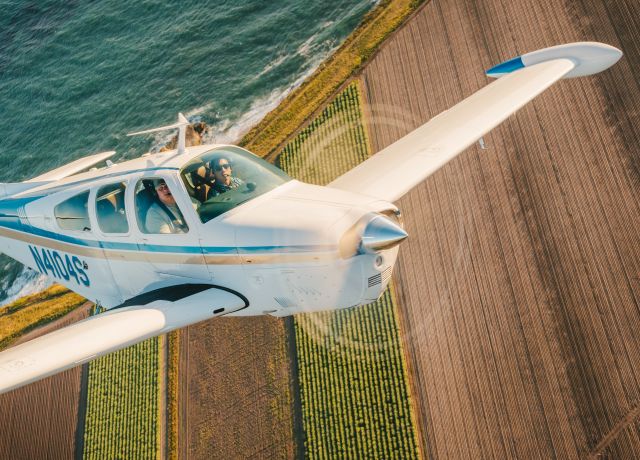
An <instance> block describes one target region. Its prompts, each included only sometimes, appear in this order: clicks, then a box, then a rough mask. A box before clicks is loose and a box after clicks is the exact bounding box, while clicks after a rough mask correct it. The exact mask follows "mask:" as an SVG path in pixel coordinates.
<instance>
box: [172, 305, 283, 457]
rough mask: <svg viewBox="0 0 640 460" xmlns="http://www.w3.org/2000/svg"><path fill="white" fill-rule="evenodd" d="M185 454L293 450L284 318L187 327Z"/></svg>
mask: <svg viewBox="0 0 640 460" xmlns="http://www.w3.org/2000/svg"><path fill="white" fill-rule="evenodd" d="M180 333H181V334H182V335H181V337H180V347H181V356H180V366H181V367H180V369H179V379H180V390H179V394H180V396H179V403H178V407H179V424H180V428H179V433H178V447H179V452H178V458H185V459H186V458H194V459H195V458H220V459H229V458H292V457H294V456H295V455H296V443H295V440H294V434H293V414H292V410H291V408H292V399H291V398H292V392H291V382H290V375H291V368H290V366H291V363H290V360H289V355H288V351H289V349H288V346H289V344H288V343H287V340H288V334H287V330H286V327H285V321H284V320H282V319H276V318H271V317H251V318H219V319H213V320H211V321H207V322H204V323H200V324H197V325H194V326H189V327H188V328H186V329H182V330H181V332H180Z"/></svg>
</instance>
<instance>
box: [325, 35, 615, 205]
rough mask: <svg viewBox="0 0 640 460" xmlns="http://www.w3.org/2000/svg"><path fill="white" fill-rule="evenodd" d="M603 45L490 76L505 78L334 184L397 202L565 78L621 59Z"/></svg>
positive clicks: (525, 59)
mask: <svg viewBox="0 0 640 460" xmlns="http://www.w3.org/2000/svg"><path fill="white" fill-rule="evenodd" d="M621 56H622V53H621V52H620V50H618V49H616V48H614V47H612V46H609V45H604V44H601V43H574V44H568V45H560V46H556V47H552V48H546V49H543V50H538V51H534V52H532V53H528V54H525V55H523V56H519V57H517V58H515V59H511V60H509V61H506V62H504V63H502V64H499V65H498V66H495V67H494V68H492V69H490V70H489V71H487V75H489V76H492V77H500V78H499V79H498V80H497V81H495V82H493V83H491V84H490V85H488V86H486V87H484V88H482V89H481V90H480V91H478V92H476V93H475V94H473V95H472V96H470V97H468V98H467V99H465V100H463V101H462V102H460V103H458V104H457V105H455V106H453V107H452V108H451V109H449V110H447V111H445V112H442V113H441V114H440V115H438V116H436V117H435V118H432V119H431V120H430V121H429V122H427V123H426V124H424V125H422V126H421V127H419V128H417V129H416V130H414V131H412V132H411V133H409V134H408V135H406V136H405V137H403V138H401V139H400V140H398V141H397V142H395V143H393V144H391V145H390V146H388V147H386V148H385V149H383V150H381V151H380V152H379V153H377V154H375V155H373V156H372V157H371V158H369V159H368V160H366V161H364V162H363V163H361V164H360V165H358V166H356V167H355V168H353V169H352V170H350V171H349V172H347V173H346V174H344V175H342V176H340V177H339V178H337V179H336V180H334V181H333V182H331V183H330V184H329V186H330V187H335V188H338V189H342V190H347V191H351V192H358V193H362V194H365V195H370V196H372V197H376V198H378V199H381V200H385V201H396V200H398V199H399V198H400V197H402V196H403V195H404V194H405V193H407V192H408V191H409V190H411V189H412V188H413V187H414V186H415V185H417V184H419V183H420V182H422V181H423V180H424V179H425V178H427V177H428V176H429V175H431V174H433V173H434V172H435V171H437V170H438V169H439V168H440V167H442V166H443V165H444V164H445V163H447V162H448V161H449V160H451V159H452V158H454V157H455V156H456V155H458V154H459V153H461V152H462V151H464V149H466V148H467V147H469V146H470V145H472V144H473V143H474V142H476V141H477V140H478V139H479V138H481V137H482V136H483V135H484V134H486V133H487V132H488V131H490V130H491V129H493V128H495V127H496V126H497V125H498V124H500V123H501V122H502V121H504V120H505V119H506V118H507V117H509V115H511V114H513V113H515V112H516V111H517V110H518V109H519V108H520V107H522V106H523V105H525V104H526V103H527V102H529V101H530V100H531V99H533V98H534V97H536V96H537V95H538V94H540V93H541V92H542V91H544V90H545V89H547V88H548V87H549V86H551V85H552V84H553V83H555V82H556V81H558V80H559V79H561V78H563V77H574V76H582V75H591V74H593V73H596V72H599V71H601V70H604V69H606V68H608V67H610V66H611V65H613V64H614V63H615V62H617V61H618V59H620V57H621Z"/></svg>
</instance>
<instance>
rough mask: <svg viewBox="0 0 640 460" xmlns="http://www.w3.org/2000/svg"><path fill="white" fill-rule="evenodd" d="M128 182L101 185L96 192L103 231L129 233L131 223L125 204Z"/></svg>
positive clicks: (99, 223) (97, 207)
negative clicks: (128, 219) (128, 220)
mask: <svg viewBox="0 0 640 460" xmlns="http://www.w3.org/2000/svg"><path fill="white" fill-rule="evenodd" d="M126 189H127V184H125V183H124V182H119V183H117V184H110V185H105V186H104V187H101V188H100V189H99V190H98V193H97V194H96V216H97V217H98V226H99V227H100V230H101V231H102V232H103V233H128V232H129V223H128V222H127V213H126V209H125V204H124V192H125V191H126Z"/></svg>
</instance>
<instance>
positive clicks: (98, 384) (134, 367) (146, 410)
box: [83, 337, 160, 459]
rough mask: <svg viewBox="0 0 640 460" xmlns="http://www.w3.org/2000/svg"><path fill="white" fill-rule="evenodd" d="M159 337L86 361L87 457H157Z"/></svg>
mask: <svg viewBox="0 0 640 460" xmlns="http://www.w3.org/2000/svg"><path fill="white" fill-rule="evenodd" d="M158 346H159V338H158V337H154V338H152V339H148V340H146V341H144V342H141V343H139V344H137V345H134V346H131V347H129V348H125V349H124V350H120V351H118V352H115V353H112V354H110V355H107V356H104V357H102V358H100V359H97V360H95V361H92V362H91V363H90V364H89V383H88V395H87V417H86V423H85V432H84V453H83V457H84V458H85V459H105V458H120V459H123V458H145V459H149V458H157V457H158V455H159V452H158V447H159V438H158V437H159V435H160V433H159V426H158V411H159V408H158V401H159V395H158V385H159V380H158V379H159V378H160V376H159V354H158V351H159V350H158Z"/></svg>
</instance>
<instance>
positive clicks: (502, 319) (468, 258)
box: [361, 0, 640, 458]
mask: <svg viewBox="0 0 640 460" xmlns="http://www.w3.org/2000/svg"><path fill="white" fill-rule="evenodd" d="M587 40H594V41H602V42H605V43H609V44H611V45H614V46H617V47H619V48H621V49H622V50H623V51H624V52H625V57H624V58H623V59H622V60H621V61H620V62H619V63H618V64H616V65H615V66H614V67H613V68H612V69H610V70H608V71H606V72H605V73H603V74H600V75H598V76H594V77H587V78H581V79H575V80H565V81H561V82H559V83H558V84H556V85H554V86H553V87H552V88H551V89H550V90H548V91H547V92H546V93H544V94H543V95H542V96H540V97H539V98H537V99H536V100H535V101H534V102H533V103H531V104H529V105H527V106H526V107H525V108H523V109H522V110H521V111H519V112H518V113H517V114H516V115H514V116H512V117H510V118H509V119H508V120H507V121H506V122H505V123H504V124H502V125H501V126H499V127H498V128H496V129H495V130H494V131H493V132H492V133H490V134H489V135H487V136H486V137H485V139H484V140H485V142H486V145H487V149H486V150H482V149H480V148H479V147H478V146H475V147H473V148H470V149H469V150H468V151H467V152H465V153H464V154H462V155H460V156H459V157H458V158H456V159H455V160H454V161H452V162H451V163H449V164H448V165H446V166H445V167H444V168H443V169H441V170H440V171H438V172H437V173H436V174H434V175H433V176H432V177H430V178H429V179H428V180H426V181H425V182H424V183H422V184H421V185H420V186H418V187H417V188H416V189H414V190H413V191H412V192H411V193H410V194H408V195H407V196H405V197H404V198H403V199H402V200H401V201H400V203H399V206H400V208H401V209H402V211H403V214H404V218H405V226H406V228H407V230H408V233H409V235H410V236H409V239H408V240H407V241H406V242H405V243H403V246H402V247H401V254H400V258H399V263H398V270H397V272H396V286H397V290H398V294H399V299H400V303H401V312H402V323H403V331H404V338H403V340H404V341H405V345H406V346H405V349H406V350H408V354H409V365H410V368H411V369H410V372H411V375H412V393H413V395H414V402H415V404H416V414H417V415H418V419H419V425H420V431H421V433H422V440H421V443H422V450H423V452H424V454H425V456H426V457H429V458H589V457H595V456H600V455H602V456H604V457H607V458H640V333H639V331H640V302H639V300H640V148H639V147H638V146H639V145H640V88H639V80H640V2H637V1H636V0H616V1H615V2H607V1H604V0H566V1H562V2H558V1H551V0H540V1H536V2H529V1H525V0H513V1H505V0H466V1H435V0H434V1H431V2H430V3H429V4H427V5H426V6H425V7H424V8H423V9H422V10H421V11H420V12H419V14H417V15H416V16H415V17H413V18H412V20H411V21H410V22H409V23H407V24H406V25H405V26H404V27H403V28H402V30H400V31H398V33H396V34H394V35H393V37H391V38H390V39H389V40H388V41H387V42H386V43H385V44H384V45H383V47H382V48H381V50H380V51H379V52H378V54H377V55H376V56H375V57H374V59H373V60H372V61H371V62H370V63H369V64H368V66H367V67H366V68H365V69H364V71H363V74H362V76H361V78H362V82H363V88H364V90H365V96H366V99H367V101H368V106H367V107H368V111H367V112H368V113H367V116H368V124H369V132H370V134H371V138H372V143H373V148H374V151H377V150H379V149H381V148H383V147H385V146H387V145H388V144H390V143H391V142H393V141H395V140H396V139H398V138H399V137H401V136H402V135H404V134H406V133H407V132H409V131H410V130H412V129H414V128H416V127H417V126H419V125H420V124H422V123H424V122H426V121H427V120H428V119H429V118H431V117H433V116H435V115H437V114H438V113H440V112H441V111H443V110H445V109H447V108H448V107H450V106H452V105H454V104H455V103H456V102H458V101H460V100H462V99H463V98H464V97H467V96H469V95H471V94H472V93H473V92H475V91H476V90H478V89H479V88H481V87H483V86H485V85H486V84H487V83H488V82H489V79H488V78H486V77H485V75H484V70H486V69H488V68H490V67H491V66H492V65H494V64H497V63H499V62H501V61H503V60H506V59H509V58H511V57H515V56H517V55H519V54H521V53H525V52H527V51H533V50H535V49H538V48H542V47H545V46H551V45H555V44H560V43H567V42H573V41H587Z"/></svg>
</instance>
